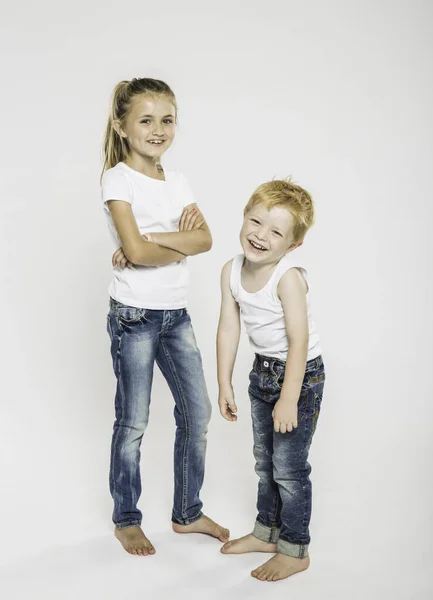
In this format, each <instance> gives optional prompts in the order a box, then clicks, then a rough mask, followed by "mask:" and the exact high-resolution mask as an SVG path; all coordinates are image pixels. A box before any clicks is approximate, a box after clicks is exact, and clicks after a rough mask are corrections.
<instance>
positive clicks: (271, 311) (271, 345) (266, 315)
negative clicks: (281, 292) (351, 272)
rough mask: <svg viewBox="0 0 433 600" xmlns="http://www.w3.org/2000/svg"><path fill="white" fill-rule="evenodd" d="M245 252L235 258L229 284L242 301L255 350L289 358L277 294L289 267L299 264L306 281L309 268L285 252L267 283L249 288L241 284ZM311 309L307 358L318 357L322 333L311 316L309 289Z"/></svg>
mask: <svg viewBox="0 0 433 600" xmlns="http://www.w3.org/2000/svg"><path fill="white" fill-rule="evenodd" d="M244 258H245V257H244V255H243V254H238V255H237V256H235V257H234V259H233V262H232V269H231V275H230V288H231V292H232V295H233V298H234V299H235V300H236V302H237V303H238V304H239V308H240V312H241V315H242V319H243V321H244V323H245V328H246V331H247V334H248V337H249V340H250V344H251V347H252V349H253V351H254V352H256V353H257V354H261V355H264V356H269V357H272V358H278V359H279V360H282V361H286V360H287V352H288V349H289V341H288V338H287V332H286V324H285V320H284V312H283V306H282V304H281V300H280V299H279V298H278V293H277V288H278V284H279V282H280V279H281V277H282V276H283V275H284V273H286V272H287V271H288V270H289V269H293V268H296V269H298V270H299V272H300V273H301V275H302V277H303V278H304V280H305V282H306V283H307V286H308V282H307V272H306V271H305V269H303V268H302V267H300V266H298V265H297V264H296V263H295V262H294V261H293V258H292V257H291V255H290V254H286V256H284V257H283V258H282V259H281V260H280V262H279V263H278V265H277V267H276V269H275V271H274V272H273V273H272V275H271V278H270V279H269V281H268V282H267V284H266V285H265V286H264V287H263V288H262V289H261V290H259V291H258V292H253V293H250V292H247V291H245V290H244V288H243V287H242V283H241V269H242V265H243V263H244ZM307 309H308V330H309V343H308V356H307V361H308V360H312V359H313V358H317V357H318V356H320V355H321V353H322V351H321V348H320V345H319V336H318V334H317V332H316V327H315V324H314V321H313V318H312V316H311V310H310V291H309V287H308V292H307Z"/></svg>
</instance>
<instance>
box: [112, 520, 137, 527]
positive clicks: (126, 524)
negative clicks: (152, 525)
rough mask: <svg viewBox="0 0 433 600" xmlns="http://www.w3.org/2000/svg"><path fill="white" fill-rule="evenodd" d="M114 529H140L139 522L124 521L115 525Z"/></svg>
mask: <svg viewBox="0 0 433 600" xmlns="http://www.w3.org/2000/svg"><path fill="white" fill-rule="evenodd" d="M115 525H116V529H126V528H127V527H140V526H141V521H124V522H123V523H115Z"/></svg>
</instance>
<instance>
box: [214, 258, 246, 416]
mask: <svg viewBox="0 0 433 600" xmlns="http://www.w3.org/2000/svg"><path fill="white" fill-rule="evenodd" d="M232 262H233V261H229V262H228V263H227V264H226V265H224V267H223V270H222V272H221V312H220V319H219V323H218V333H217V367H218V385H219V397H218V404H219V407H220V412H221V414H222V416H223V417H224V418H225V419H227V421H236V420H237V416H236V414H235V413H236V412H237V410H238V409H237V407H236V403H235V398H234V394H233V387H232V375H233V368H234V364H235V360H236V354H237V351H238V345H239V337H240V331H241V326H240V317H239V306H238V303H237V302H236V300H235V299H234V298H233V295H232V293H231V290H230V274H231V268H232Z"/></svg>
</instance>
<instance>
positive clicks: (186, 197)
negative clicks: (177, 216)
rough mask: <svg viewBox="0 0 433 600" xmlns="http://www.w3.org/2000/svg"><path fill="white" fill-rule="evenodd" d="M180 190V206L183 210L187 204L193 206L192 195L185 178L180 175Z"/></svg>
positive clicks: (193, 199)
mask: <svg viewBox="0 0 433 600" xmlns="http://www.w3.org/2000/svg"><path fill="white" fill-rule="evenodd" d="M180 178H181V188H182V204H183V208H185V206H188V204H195V198H194V194H193V193H192V190H191V188H190V186H189V183H188V180H187V178H186V177H185V176H184V175H182V174H181V176H180Z"/></svg>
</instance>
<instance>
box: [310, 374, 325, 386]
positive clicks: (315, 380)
mask: <svg viewBox="0 0 433 600" xmlns="http://www.w3.org/2000/svg"><path fill="white" fill-rule="evenodd" d="M324 381H325V372H324V371H322V373H316V374H315V375H312V376H311V377H310V385H317V384H319V383H323V382H324Z"/></svg>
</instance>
